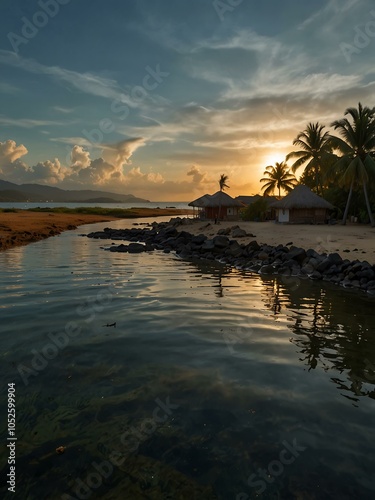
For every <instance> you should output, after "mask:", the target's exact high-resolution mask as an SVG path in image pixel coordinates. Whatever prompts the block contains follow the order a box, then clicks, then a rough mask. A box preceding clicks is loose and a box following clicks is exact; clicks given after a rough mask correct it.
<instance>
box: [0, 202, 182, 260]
mask: <svg viewBox="0 0 375 500" xmlns="http://www.w3.org/2000/svg"><path fill="white" fill-rule="evenodd" d="M181 212H182V211H181V210H177V209H136V210H134V211H133V213H132V215H131V216H132V217H153V218H155V217H158V216H176V215H179V214H181ZM184 213H186V211H184ZM112 220H118V218H116V217H113V216H105V215H86V214H55V213H46V212H43V213H42V212H29V211H26V210H17V212H0V250H7V249H8V248H12V247H15V246H20V245H27V244H28V243H33V242H35V241H39V240H43V239H45V238H48V237H50V236H55V235H57V234H60V233H61V232H63V231H67V230H71V229H75V228H76V227H77V226H80V225H82V224H93V223H95V222H107V221H112Z"/></svg>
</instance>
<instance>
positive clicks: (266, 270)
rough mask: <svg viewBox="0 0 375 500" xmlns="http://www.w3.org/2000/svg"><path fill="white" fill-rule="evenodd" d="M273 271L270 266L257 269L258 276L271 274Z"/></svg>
mask: <svg viewBox="0 0 375 500" xmlns="http://www.w3.org/2000/svg"><path fill="white" fill-rule="evenodd" d="M274 271H275V268H274V267H273V266H272V265H271V264H267V265H264V266H262V267H261V268H260V269H259V274H273V273H274Z"/></svg>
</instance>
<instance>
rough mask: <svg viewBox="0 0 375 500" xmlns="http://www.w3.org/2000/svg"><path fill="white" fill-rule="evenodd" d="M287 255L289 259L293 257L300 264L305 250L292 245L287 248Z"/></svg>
mask: <svg viewBox="0 0 375 500" xmlns="http://www.w3.org/2000/svg"><path fill="white" fill-rule="evenodd" d="M288 257H289V259H293V260H295V261H296V262H298V263H299V264H302V262H303V261H304V260H305V258H306V252H305V250H304V249H303V248H297V247H292V248H291V249H290V250H289V253H288Z"/></svg>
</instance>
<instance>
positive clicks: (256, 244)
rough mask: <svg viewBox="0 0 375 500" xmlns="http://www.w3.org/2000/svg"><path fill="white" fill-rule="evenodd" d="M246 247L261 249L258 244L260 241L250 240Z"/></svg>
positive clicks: (254, 249) (253, 249) (255, 249)
mask: <svg viewBox="0 0 375 500" xmlns="http://www.w3.org/2000/svg"><path fill="white" fill-rule="evenodd" d="M246 248H247V249H248V250H250V251H257V250H260V246H259V245H258V243H257V242H256V241H255V240H253V241H250V243H249V244H248V245H246Z"/></svg>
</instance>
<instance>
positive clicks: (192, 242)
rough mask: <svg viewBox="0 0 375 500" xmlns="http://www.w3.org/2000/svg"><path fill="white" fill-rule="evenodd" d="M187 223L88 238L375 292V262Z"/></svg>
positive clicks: (115, 247)
mask: <svg viewBox="0 0 375 500" xmlns="http://www.w3.org/2000/svg"><path fill="white" fill-rule="evenodd" d="M188 224H189V220H188V219H181V218H179V217H177V218H175V219H171V220H170V221H169V222H161V223H157V222H154V223H152V224H150V225H149V227H147V228H139V227H133V228H131V229H111V228H105V229H104V231H97V232H93V233H90V234H88V235H87V236H88V237H89V238H95V239H101V240H107V239H108V240H112V241H129V242H130V243H129V244H128V245H125V244H123V243H121V244H119V245H116V244H115V243H112V245H111V246H110V247H109V248H108V249H107V250H109V251H111V252H128V253H140V252H150V251H154V250H160V251H163V252H164V253H170V252H175V253H176V254H177V255H178V256H179V257H180V258H181V259H186V260H192V259H206V260H211V261H212V260H216V261H218V262H220V263H223V264H227V265H230V266H233V267H236V268H238V269H243V270H248V271H252V272H256V273H258V274H269V275H271V274H272V275H279V276H282V277H289V276H295V277H301V278H302V277H304V278H309V279H312V280H322V281H327V282H330V283H333V284H335V285H340V286H343V287H345V288H351V289H358V290H361V291H363V292H366V293H367V294H368V295H371V296H375V266H372V265H371V264H369V263H368V262H366V261H359V260H354V261H351V260H349V259H343V258H342V257H341V256H340V255H339V254H338V253H330V254H327V253H322V254H319V253H318V252H316V251H315V250H313V249H307V250H305V249H303V248H300V247H295V246H293V245H292V244H291V243H290V244H287V245H277V246H270V245H266V244H258V242H257V241H256V240H255V239H254V240H253V241H250V243H248V244H241V243H240V242H239V241H238V240H241V238H243V237H248V236H253V237H254V235H249V234H247V233H246V231H244V230H243V229H241V228H239V227H238V226H235V225H234V226H232V227H231V228H226V229H221V230H218V234H216V236H213V237H212V238H209V237H208V236H206V235H204V234H198V235H194V234H191V233H189V232H188V231H186V230H184V229H183V228H184V226H188ZM208 224H210V223H208Z"/></svg>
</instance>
